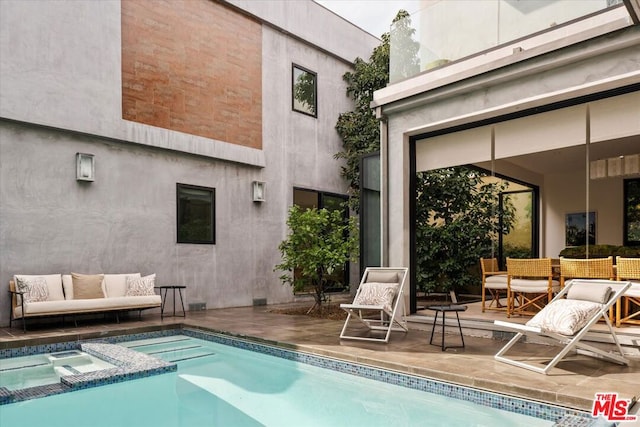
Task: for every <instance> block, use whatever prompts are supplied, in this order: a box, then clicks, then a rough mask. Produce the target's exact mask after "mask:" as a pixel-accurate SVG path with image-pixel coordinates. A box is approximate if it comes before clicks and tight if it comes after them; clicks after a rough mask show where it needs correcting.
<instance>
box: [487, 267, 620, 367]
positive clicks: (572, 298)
mask: <svg viewBox="0 0 640 427" xmlns="http://www.w3.org/2000/svg"><path fill="white" fill-rule="evenodd" d="M630 286H631V283H630V282H619V281H613V280H587V279H584V280H583V279H575V280H572V281H570V282H568V284H567V286H565V288H564V289H562V290H561V291H560V292H559V293H558V295H556V297H555V298H554V299H553V300H552V301H551V302H550V303H549V304H548V305H547V306H546V307H544V308H543V309H542V310H541V311H540V312H539V313H538V314H536V315H535V316H534V317H533V318H532V319H531V320H529V321H528V322H527V323H526V324H524V325H522V324H518V323H511V322H504V321H500V320H496V321H494V324H495V326H498V327H501V328H505V329H507V330H510V331H513V332H516V335H515V336H514V337H513V338H512V339H511V340H510V341H509V342H508V343H507V344H506V345H505V346H504V347H503V348H502V349H501V350H500V351H499V352H498V353H497V354H496V355H495V359H496V360H498V361H500V362H504V363H508V364H510V365H514V366H518V367H520V368H525V369H529V370H531V371H534V372H538V373H543V374H548V373H549V371H550V370H551V369H553V367H554V366H556V365H557V364H558V362H560V361H561V360H562V358H564V357H565V356H566V355H567V354H568V353H569V352H571V351H573V350H586V354H588V355H591V356H594V355H595V356H596V357H599V358H602V359H606V360H609V361H611V362H614V363H619V364H621V365H628V364H629V362H628V361H627V359H626V358H625V357H624V354H623V352H622V347H620V342H619V341H618V338H617V336H616V334H615V332H614V330H613V328H612V326H611V322H610V321H609V317H608V316H607V312H608V310H609V308H611V306H613V304H615V303H616V301H617V300H618V298H619V297H620V296H621V295H622V294H624V292H625V291H626V290H627V289H629V287H630ZM565 296H566V298H565ZM601 318H604V321H605V323H606V325H607V327H608V328H609V333H610V334H611V337H612V339H613V342H614V343H615V345H616V347H617V350H618V353H619V354H615V353H613V352H611V353H610V352H608V351H605V350H602V349H600V348H597V347H594V346H592V345H589V344H585V343H584V342H582V341H581V340H582V339H583V338H584V337H585V335H586V334H587V332H588V331H589V329H590V328H591V327H592V326H593V325H594V324H595V323H596V322H598V320H600V319H601ZM524 336H536V337H544V338H548V339H552V340H556V341H559V342H561V343H563V344H564V346H563V347H559V348H560V351H559V352H558V353H557V354H556V355H555V356H554V357H553V358H552V359H551V361H549V362H548V363H546V364H540V365H534V364H532V363H527V362H526V361H523V360H515V359H513V358H509V357H507V356H505V354H506V353H507V352H508V351H509V350H510V349H511V347H513V346H514V345H515V344H516V343H517V342H518V341H520V339H521V338H522V337H524ZM550 348H553V347H550Z"/></svg>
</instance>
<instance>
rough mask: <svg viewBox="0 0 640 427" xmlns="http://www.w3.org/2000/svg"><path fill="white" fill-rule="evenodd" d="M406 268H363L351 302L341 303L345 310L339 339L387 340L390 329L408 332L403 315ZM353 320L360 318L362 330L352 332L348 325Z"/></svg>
mask: <svg viewBox="0 0 640 427" xmlns="http://www.w3.org/2000/svg"><path fill="white" fill-rule="evenodd" d="M407 270H408V269H407V268H405V267H398V268H394V267H367V268H366V269H365V271H364V274H363V275H362V280H361V281H360V285H359V286H358V290H357V291H356V296H355V298H354V300H353V303H351V304H340V308H342V309H343V310H344V311H346V312H347V313H348V315H347V319H346V320H345V322H344V326H343V327H342V332H340V338H341V339H351V340H363V341H375V342H385V343H386V342H389V337H390V336H391V332H392V331H399V332H407V330H408V329H407V323H406V321H405V319H404V318H405V316H406V314H407V311H406V306H405V302H404V284H405V280H406V277H407ZM352 320H357V321H359V322H360V323H362V324H363V325H364V326H365V327H366V328H367V329H366V330H365V331H364V334H363V333H359V334H356V335H354V334H353V332H354V331H353V327H352V326H351V325H350V322H351V321H352ZM348 329H349V330H350V331H348ZM349 332H351V334H350V333H349ZM359 332H362V331H359ZM376 335H377V336H376Z"/></svg>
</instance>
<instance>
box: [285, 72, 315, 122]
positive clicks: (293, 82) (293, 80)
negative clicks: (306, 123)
mask: <svg viewBox="0 0 640 427" xmlns="http://www.w3.org/2000/svg"><path fill="white" fill-rule="evenodd" d="M296 69H298V70H300V71H302V72H304V73H308V74H311V75H312V76H313V107H312V108H313V112H309V111H305V110H301V109H299V108H296V93H295V92H296V91H295V86H296V73H295V70H296ZM291 109H292V110H293V111H295V112H298V113H301V114H304V115H307V116H311V117H315V118H318V73H316V72H314V71H311V70H309V69H308V68H305V67H302V66H300V65H298V64H295V63H294V64H291Z"/></svg>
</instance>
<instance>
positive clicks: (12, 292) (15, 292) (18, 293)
mask: <svg viewBox="0 0 640 427" xmlns="http://www.w3.org/2000/svg"><path fill="white" fill-rule="evenodd" d="M9 293H10V294H13V295H20V296H22V295H24V292H18V291H12V290H11V289H9Z"/></svg>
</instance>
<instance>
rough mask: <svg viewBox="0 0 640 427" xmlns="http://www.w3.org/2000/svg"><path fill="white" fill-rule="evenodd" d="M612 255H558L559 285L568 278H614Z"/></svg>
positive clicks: (562, 285) (562, 286) (562, 284)
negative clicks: (606, 256) (585, 256)
mask: <svg viewBox="0 0 640 427" xmlns="http://www.w3.org/2000/svg"><path fill="white" fill-rule="evenodd" d="M615 277H616V275H615V273H614V272H613V257H608V258H589V259H573V258H564V257H560V287H561V288H564V284H565V281H566V280H568V279H569V280H570V279H606V280H614V279H615Z"/></svg>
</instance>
